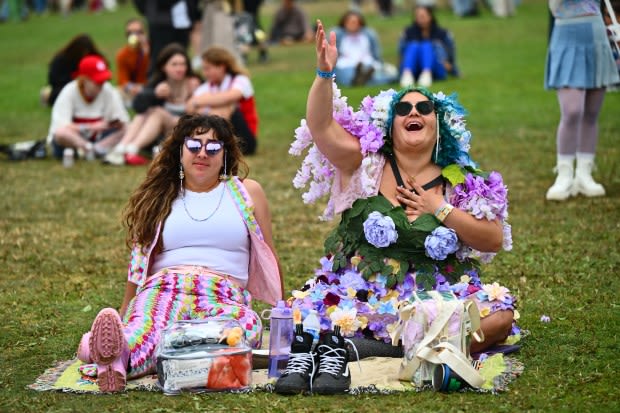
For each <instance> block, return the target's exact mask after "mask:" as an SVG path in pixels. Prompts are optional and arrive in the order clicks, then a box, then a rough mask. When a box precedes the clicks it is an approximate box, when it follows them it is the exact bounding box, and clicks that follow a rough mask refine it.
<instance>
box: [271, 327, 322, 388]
mask: <svg viewBox="0 0 620 413" xmlns="http://www.w3.org/2000/svg"><path fill="white" fill-rule="evenodd" d="M312 340H313V337H312V334H310V333H301V334H295V335H294V336H293V343H292V344H291V353H290V355H289V359H288V363H287V365H286V370H284V373H282V375H281V376H280V378H278V380H277V381H276V387H275V392H276V393H279V394H298V393H302V392H308V391H310V384H311V381H312V377H313V376H314V373H315V371H316V366H317V356H316V353H315V352H312Z"/></svg>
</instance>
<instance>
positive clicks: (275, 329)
mask: <svg viewBox="0 0 620 413" xmlns="http://www.w3.org/2000/svg"><path fill="white" fill-rule="evenodd" d="M265 312H269V313H270V314H269V324H270V326H271V327H270V331H269V369H268V372H267V374H268V375H269V377H280V375H281V374H282V372H283V371H284V370H285V369H286V364H287V363H288V358H289V353H290V352H291V343H292V342H293V309H292V308H290V307H287V306H286V303H285V302H284V301H282V300H280V301H278V303H277V304H276V306H275V307H273V308H272V309H271V310H266V311H265ZM265 312H263V313H265Z"/></svg>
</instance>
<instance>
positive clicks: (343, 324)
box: [275, 21, 518, 394]
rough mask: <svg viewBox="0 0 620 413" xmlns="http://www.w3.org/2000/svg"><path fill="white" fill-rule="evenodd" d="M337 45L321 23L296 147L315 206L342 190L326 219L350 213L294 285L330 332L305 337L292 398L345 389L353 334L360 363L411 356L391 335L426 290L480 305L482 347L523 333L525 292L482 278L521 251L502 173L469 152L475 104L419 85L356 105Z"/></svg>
mask: <svg viewBox="0 0 620 413" xmlns="http://www.w3.org/2000/svg"><path fill="white" fill-rule="evenodd" d="M336 42H337V39H336V35H335V33H333V32H332V33H330V35H329V37H327V35H326V33H325V31H324V29H323V25H322V23H321V22H320V21H319V22H318V29H317V33H316V64H317V68H318V69H317V76H316V77H315V79H314V82H313V83H312V86H311V87H310V91H309V93H308V98H307V106H306V119H305V120H304V121H302V125H301V127H299V128H298V129H297V130H296V140H295V142H294V143H293V144H292V145H291V148H290V151H289V152H290V153H292V154H294V155H301V154H302V152H303V151H305V150H306V149H308V148H309V149H308V150H309V152H308V155H307V157H306V159H304V161H303V163H302V166H301V168H300V170H299V172H298V174H297V176H296V177H295V179H294V181H293V184H294V185H295V186H296V187H298V188H303V187H305V186H306V185H309V186H310V189H309V190H308V192H307V193H305V194H304V195H303V198H304V201H305V202H307V203H311V202H315V201H316V200H317V199H319V198H320V197H322V196H323V195H329V194H331V197H330V200H329V202H328V206H327V209H326V210H325V214H324V218H325V219H330V218H332V217H333V216H334V215H335V214H336V213H340V214H341V220H340V223H339V224H338V226H336V227H335V228H334V230H333V231H332V232H331V234H330V235H329V236H328V238H327V239H326V241H325V253H326V254H325V256H324V257H322V258H321V260H320V262H321V267H320V268H318V269H317V270H316V271H315V276H314V277H312V278H311V279H310V280H309V281H308V282H307V283H306V284H305V285H304V286H303V287H302V288H299V289H298V290H295V291H293V294H292V299H291V302H292V307H293V308H297V309H299V310H300V311H301V313H302V315H303V317H305V316H306V315H307V314H308V313H310V312H311V311H312V310H315V311H316V312H317V313H318V317H319V318H320V326H321V334H322V337H321V340H320V341H319V345H318V347H317V348H316V349H314V350H313V349H312V347H311V345H310V344H311V343H312V339H310V340H304V334H307V333H306V332H304V333H303V334H302V335H300V340H298V341H299V342H300V343H302V344H300V345H295V346H294V348H293V349H292V350H291V353H292V354H291V358H290V359H289V360H290V361H289V365H288V366H287V369H286V371H285V372H284V374H283V375H282V376H281V377H280V378H279V379H278V381H277V382H276V385H275V391H276V392H278V393H283V394H291V393H299V392H302V391H308V390H309V389H312V391H313V392H315V393H319V394H333V393H341V392H345V391H346V390H347V389H348V388H349V385H350V383H351V374H349V371H348V367H347V361H348V360H349V350H348V348H347V347H346V346H345V341H344V337H349V338H350V340H351V341H352V343H353V344H354V345H355V347H356V351H357V353H358V355H359V357H360V358H363V357H368V356H392V357H402V349H400V348H399V347H393V346H392V344H391V342H392V339H391V337H390V332H391V331H394V329H395V328H396V326H397V325H398V322H399V317H398V304H399V303H401V302H403V301H409V300H411V299H412V297H413V294H414V292H416V291H419V290H437V291H453V292H454V294H455V295H456V296H457V297H458V298H460V299H462V300H465V299H472V300H474V301H475V303H476V304H477V305H478V307H479V308H480V313H481V315H482V317H483V318H482V320H481V329H482V331H483V333H484V337H485V339H484V340H483V341H482V342H475V343H473V344H472V345H471V351H472V352H480V351H482V350H484V349H487V348H489V347H491V346H493V345H495V344H497V343H500V342H502V341H504V340H505V339H506V338H507V337H508V336H509V335H510V334H513V333H516V332H517V331H518V329H517V327H516V325H515V324H514V317H515V313H514V309H515V299H514V297H513V296H512V295H511V294H510V293H509V291H508V289H506V288H504V287H502V286H500V285H498V284H497V283H493V284H485V283H483V282H482V280H481V271H480V261H482V262H487V261H489V260H490V259H491V258H492V257H493V256H494V255H495V253H496V252H498V251H499V250H501V249H502V248H503V249H505V250H509V249H511V247H512V239H511V227H510V225H509V224H508V223H507V221H506V220H507V217H508V212H507V207H508V199H507V189H506V186H505V185H504V183H503V181H502V177H501V175H500V174H499V173H497V172H491V173H484V172H482V171H481V170H480V169H478V167H477V166H476V164H475V163H474V162H473V160H472V159H471V158H470V156H469V142H470V138H471V134H470V132H469V131H468V130H467V128H466V125H465V118H464V109H463V108H462V107H461V105H460V104H459V102H458V101H457V100H456V98H455V96H453V95H452V96H446V95H444V94H443V93H441V92H439V93H436V94H433V93H431V92H429V91H428V90H427V89H424V88H411V87H408V88H404V89H402V90H400V91H399V92H397V91H394V90H391V89H390V90H388V91H382V92H380V93H379V94H378V95H376V96H374V97H372V98H371V97H367V98H365V99H364V100H363V102H362V104H361V105H360V110H359V111H358V112H353V109H352V108H350V107H348V106H347V103H346V100H345V98H343V97H341V96H340V93H339V92H340V91H339V90H338V89H337V87H335V84H334V81H333V71H334V68H335V67H336V64H337V60H338V50H337V47H336ZM336 327H337V328H336ZM332 329H333V331H332ZM337 330H339V333H338V332H337ZM317 365H318V368H316V366H317Z"/></svg>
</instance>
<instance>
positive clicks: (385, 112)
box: [289, 82, 476, 219]
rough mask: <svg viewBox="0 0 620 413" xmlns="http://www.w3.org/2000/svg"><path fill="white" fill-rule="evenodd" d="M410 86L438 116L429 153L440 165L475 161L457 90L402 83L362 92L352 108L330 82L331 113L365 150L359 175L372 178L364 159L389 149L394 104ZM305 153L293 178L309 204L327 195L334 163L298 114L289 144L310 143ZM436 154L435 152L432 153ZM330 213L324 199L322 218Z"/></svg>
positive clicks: (295, 150)
mask: <svg viewBox="0 0 620 413" xmlns="http://www.w3.org/2000/svg"><path fill="white" fill-rule="evenodd" d="M410 92H419V93H421V94H423V95H424V96H426V97H427V98H428V99H429V100H431V101H432V102H433V104H434V106H435V112H436V114H437V119H438V121H439V134H440V142H439V148H440V149H439V155H438V157H437V159H433V161H434V162H435V163H437V164H438V165H439V166H441V167H445V166H447V165H450V164H458V165H460V166H472V167H475V166H476V164H475V163H474V162H473V161H472V160H471V158H470V157H469V148H470V141H471V132H470V131H469V130H468V129H467V127H466V124H465V115H466V112H465V109H463V107H462V106H461V104H460V103H459V102H458V101H457V98H456V94H452V95H450V96H446V95H445V94H444V93H443V92H438V93H435V94H433V93H431V92H429V91H428V90H427V89H424V88H405V89H402V90H400V91H398V92H397V91H396V90H394V89H388V90H384V91H381V92H379V94H377V95H376V96H374V97H370V96H366V97H365V98H364V99H363V100H362V102H361V103H360V107H359V109H358V110H357V111H354V110H353V108H352V107H351V106H349V105H348V103H347V98H346V97H345V96H342V95H341V92H340V89H339V88H338V86H337V85H336V83H335V82H334V83H333V117H334V120H335V121H336V122H338V123H339V124H340V126H342V127H343V128H344V129H345V130H346V131H348V132H349V133H350V134H351V135H353V136H355V137H357V138H358V139H359V140H360V150H361V152H362V155H363V156H364V158H365V159H364V161H362V164H363V165H366V168H364V169H365V171H364V170H363V171H362V181H364V180H365V178H366V179H370V177H369V176H365V175H368V174H369V173H370V172H369V170H368V169H369V168H368V165H367V164H368V162H367V161H372V159H373V158H375V157H376V154H378V153H379V152H381V153H384V154H391V153H392V136H391V129H392V123H393V121H394V111H393V108H394V105H395V104H396V103H398V102H399V101H400V100H401V99H402V97H403V96H404V95H405V94H407V93H410ZM308 147H309V149H308V153H307V155H306V157H305V158H304V160H303V161H302V164H301V167H300V169H299V170H298V171H297V174H296V175H295V178H294V179H293V186H294V187H295V188H297V189H301V188H305V187H306V186H308V185H309V188H308V190H307V191H306V192H305V193H303V194H302V199H303V201H304V203H306V204H312V203H314V202H316V201H317V200H318V199H320V198H322V197H324V196H327V195H328V194H329V193H330V191H331V187H332V184H333V180H334V175H335V167H334V166H333V165H332V164H331V162H329V160H328V159H327V158H326V157H325V156H324V155H323V154H322V153H321V152H320V151H319V150H318V148H317V147H316V145H315V144H314V143H313V139H312V135H311V134H310V130H309V129H308V126H307V124H306V120H305V119H302V121H301V125H300V126H299V127H298V128H297V129H295V140H294V141H293V143H292V144H291V146H290V148H289V154H291V155H294V156H301V155H302V153H303V151H304V150H305V149H306V148H308ZM434 157H435V154H433V158H434ZM332 217H333V205H330V203H328V205H327V208H326V209H325V211H324V214H323V216H322V217H321V218H322V219H331V218H332Z"/></svg>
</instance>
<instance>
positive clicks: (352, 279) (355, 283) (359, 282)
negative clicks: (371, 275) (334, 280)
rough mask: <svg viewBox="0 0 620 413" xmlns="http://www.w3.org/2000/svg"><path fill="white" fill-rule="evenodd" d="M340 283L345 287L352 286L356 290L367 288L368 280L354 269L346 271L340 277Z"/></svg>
mask: <svg viewBox="0 0 620 413" xmlns="http://www.w3.org/2000/svg"><path fill="white" fill-rule="evenodd" d="M340 285H342V286H343V287H344V288H345V289H346V288H348V287H351V288H353V289H354V290H356V291H357V290H362V289H366V282H365V281H364V279H363V278H362V276H361V275H360V274H359V273H358V272H357V271H353V270H349V271H347V272H345V273H344V274H343V275H342V277H340Z"/></svg>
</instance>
